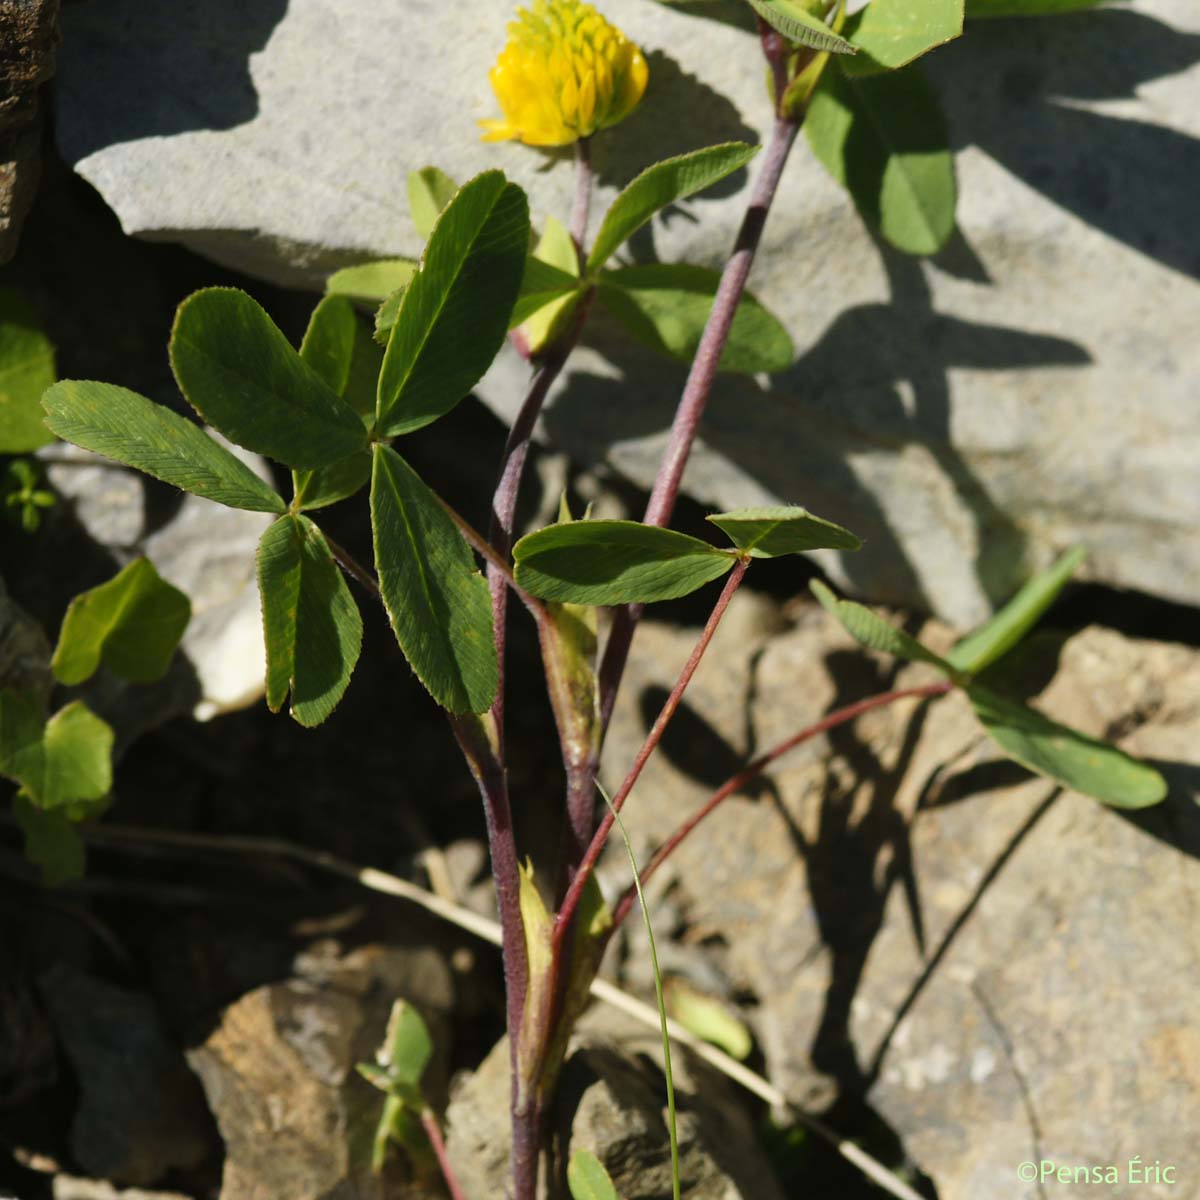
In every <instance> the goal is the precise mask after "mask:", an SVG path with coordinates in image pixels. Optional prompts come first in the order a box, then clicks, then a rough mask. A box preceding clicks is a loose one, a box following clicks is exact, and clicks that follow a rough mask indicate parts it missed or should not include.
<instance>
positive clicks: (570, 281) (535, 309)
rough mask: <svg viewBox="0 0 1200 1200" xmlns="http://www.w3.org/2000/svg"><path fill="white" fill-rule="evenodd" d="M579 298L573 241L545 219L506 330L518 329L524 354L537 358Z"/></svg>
mask: <svg viewBox="0 0 1200 1200" xmlns="http://www.w3.org/2000/svg"><path fill="white" fill-rule="evenodd" d="M580 295H581V292H580V284H579V252H578V251H577V250H576V248H575V242H574V239H573V238H572V237H571V235H570V233H569V232H568V231H567V229H566V227H565V226H564V225H563V224H562V223H561V222H560V221H556V220H555V219H554V218H553V217H547V218H546V227H545V229H543V230H542V236H541V238H540V239H539V240H538V244H537V249H536V250H534V252H533V253H532V254H531V255H530V256H529V257H528V258H527V259H526V260H525V275H524V278H523V279H522V280H521V295H520V296H519V297H518V299H517V304H516V307H515V308H514V309H513V312H512V316H511V317H509V320H508V325H509V328H510V329H515V328H518V327H520V330H521V332H520V337H521V340H522V341H523V342H524V346H523V350H522V352H523V353H524V354H526V355H527V356H530V357H532V356H534V355H537V354H539V353H540V352H541V351H543V350H545V349H547V348H548V347H549V346H550V345H552V344H553V343H554V342H555V341H556V340H557V339H558V338H559V337H560V336H561V335H562V333H563V331H564V330H565V329H566V328H567V326H568V324H569V322H570V320H571V316H572V314H573V313H574V312H575V311H576V306H577V304H578V302H579V297H580Z"/></svg>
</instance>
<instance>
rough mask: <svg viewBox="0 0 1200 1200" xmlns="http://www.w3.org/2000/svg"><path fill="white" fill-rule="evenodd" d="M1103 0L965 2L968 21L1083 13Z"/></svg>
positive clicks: (974, 0) (984, 0)
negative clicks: (983, 18)
mask: <svg viewBox="0 0 1200 1200" xmlns="http://www.w3.org/2000/svg"><path fill="white" fill-rule="evenodd" d="M1103 3H1104V0H967V5H966V15H967V17H968V19H970V20H975V19H977V18H979V17H1054V16H1059V15H1060V14H1062V13H1072V12H1083V11H1084V10H1086V9H1089V8H1095V7H1096V6H1097V5H1098V4H1103Z"/></svg>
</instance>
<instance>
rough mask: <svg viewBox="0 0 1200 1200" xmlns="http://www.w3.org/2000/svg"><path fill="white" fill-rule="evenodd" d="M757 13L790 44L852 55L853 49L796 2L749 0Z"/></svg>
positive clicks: (788, 0)
mask: <svg viewBox="0 0 1200 1200" xmlns="http://www.w3.org/2000/svg"><path fill="white" fill-rule="evenodd" d="M750 5H751V7H752V8H753V9H754V11H755V12H756V13H758V15H759V16H760V17H762V19H763V20H764V21H766V23H767V24H768V25H770V26H771V28H772V29H774V30H777V31H778V32H779V33H782V34H783V36H784V37H785V38H787V39H788V41H790V42H795V43H796V44H797V45H799V46H807V47H808V48H809V49H810V50H824V51H828V52H829V53H830V54H853V53H854V52H855V47H854V46H852V45H851V44H850V43H849V42H848V41H846V40H845V39H844V38H840V37H838V35H837V34H836V33H834V32H833V30H832V29H830V28H829V26H828V25H826V24H825V22H824V21H822V20H821V19H820V17H815V16H813V14H812V13H810V12H809V11H808V10H807V9H806V8H805V7H804V5H803V4H801V3H799V2H798V0H750Z"/></svg>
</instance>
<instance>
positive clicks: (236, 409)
mask: <svg viewBox="0 0 1200 1200" xmlns="http://www.w3.org/2000/svg"><path fill="white" fill-rule="evenodd" d="M170 353H171V367H172V369H173V370H174V372H175V379H176V381H177V382H178V384H179V388H180V390H181V391H182V392H183V394H184V396H185V397H186V399H187V401H188V403H189V404H190V405H191V406H192V407H193V408H194V409H195V410H196V411H197V412H198V413H200V415H201V416H202V417H204V419H205V420H206V421H207V422H208V423H209V424H210V425H212V426H214V427H215V428H216V429H218V430H220V432H221V433H223V434H224V435H225V436H226V437H227V438H229V440H230V441H231V442H236V443H237V444H238V445H239V446H244V447H245V448H246V449H247V450H254V451H255V452H257V453H259V454H265V455H266V456H267V457H268V458H273V459H276V460H277V461H279V462H281V463H285V464H286V465H287V466H289V467H294V468H296V469H297V470H311V469H312V468H314V467H324V466H328V465H329V464H330V463H334V462H337V461H338V460H339V459H342V458H347V457H349V456H350V455H351V454H353V453H354V452H355V451H356V450H361V449H362V448H363V447H364V446H365V445H366V444H367V434H366V430H365V429H364V428H363V423H362V420H361V419H360V418H359V416H358V414H357V413H356V412H355V411H354V409H353V408H351V407H350V405H349V404H347V403H346V402H345V401H344V400H342V399H341V398H340V397H339V396H338V395H336V394H335V393H334V391H333V390H332V389H331V388H330V387H329V386H328V385H327V384H326V383H325V381H324V380H323V379H322V378H321V376H320V375H319V374H317V372H316V371H314V370H313V369H312V368H311V367H310V366H308V365H307V364H306V363H305V362H304V361H303V360H302V359H301V357H300V355H299V354H297V353H296V351H295V350H294V349H293V348H292V346H291V344H290V343H289V342H288V340H287V338H286V337H284V336H283V334H282V333H281V332H280V330H279V328H278V326H276V324H275V323H274V322H273V321H272V320H271V318H270V317H268V316H267V314H266V313H265V312H264V311H263V309H262V308H261V307H260V306H259V305H258V304H257V303H256V302H255V301H254V300H252V299H251V298H250V297H249V296H247V295H246V293H245V292H240V291H238V290H237V289H236V288H206V289H205V290H204V291H200V292H195V293H194V294H193V295H191V296H189V297H188V298H187V299H186V300H185V301H184V302H183V303H182V304H181V305H180V306H179V311H178V313H176V315H175V327H174V329H173V330H172V333H171V346H170Z"/></svg>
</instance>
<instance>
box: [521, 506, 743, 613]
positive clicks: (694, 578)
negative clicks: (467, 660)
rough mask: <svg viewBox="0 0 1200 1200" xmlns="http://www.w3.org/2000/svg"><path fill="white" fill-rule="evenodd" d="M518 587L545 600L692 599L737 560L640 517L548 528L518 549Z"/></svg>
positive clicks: (599, 602)
mask: <svg viewBox="0 0 1200 1200" xmlns="http://www.w3.org/2000/svg"><path fill="white" fill-rule="evenodd" d="M513 558H514V559H515V560H516V564H517V571H516V577H517V584H518V586H520V587H522V588H524V589H525V590H526V591H528V592H530V593H531V594H532V595H534V596H540V597H541V598H542V599H543V600H557V601H562V602H566V603H570V604H595V605H612V604H648V603H650V602H652V601H655V600H673V599H675V598H676V597H679V596H686V595H687V594H688V593H689V592H694V591H695V590H696V589H697V588H699V587H703V586H704V584H706V583H709V582H710V581H711V580H713V579H717V578H718V577H720V576H721V575H724V574H725V573H726V572H727V571H728V570H729V569H730V568H731V567H732V566H733V564H734V562H735V561H736V558H735V556H734V555H733V554H731V553H730V552H728V551H725V550H718V549H717V548H716V547H714V546H710V545H709V544H708V543H707V542H702V541H700V540H699V538H693V537H688V536H687V535H686V534H683V533H676V532H675V531H674V530H671V529H660V528H658V527H657V526H654V525H642V524H640V523H639V522H637V521H573V522H572V523H571V524H569V525H549V526H547V527H546V528H545V529H539V530H538V531H537V532H536V533H531V534H528V535H527V536H526V537H523V538H522V539H521V540H520V541H519V542H517V544H516V546H514V547H513Z"/></svg>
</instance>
